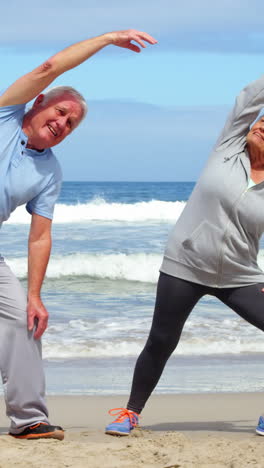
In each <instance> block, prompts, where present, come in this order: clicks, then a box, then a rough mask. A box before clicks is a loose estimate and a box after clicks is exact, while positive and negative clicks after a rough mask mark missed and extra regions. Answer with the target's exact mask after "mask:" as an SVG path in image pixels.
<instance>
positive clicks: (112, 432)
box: [105, 430, 130, 436]
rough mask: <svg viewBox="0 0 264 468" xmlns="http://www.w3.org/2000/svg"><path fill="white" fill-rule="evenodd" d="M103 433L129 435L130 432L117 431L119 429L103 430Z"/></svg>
mask: <svg viewBox="0 0 264 468" xmlns="http://www.w3.org/2000/svg"><path fill="white" fill-rule="evenodd" d="M105 434H109V435H116V436H129V434H130V432H121V431H120V432H119V431H111V430H110V431H105Z"/></svg>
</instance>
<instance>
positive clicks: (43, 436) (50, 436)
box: [9, 431, 64, 440]
mask: <svg viewBox="0 0 264 468" xmlns="http://www.w3.org/2000/svg"><path fill="white" fill-rule="evenodd" d="M9 435H10V436H12V437H15V438H16V439H28V440H36V439H57V440H63V439H64V432H63V431H54V432H46V433H44V434H27V435H23V436H21V435H19V434H9Z"/></svg>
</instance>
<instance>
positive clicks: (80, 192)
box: [1, 182, 264, 394]
mask: <svg viewBox="0 0 264 468" xmlns="http://www.w3.org/2000/svg"><path fill="white" fill-rule="evenodd" d="M193 187H194V183H193V182H173V183H172V182H170V183H169V182H168V183H167V182H164V183H150V182H149V183H143V182H141V183H135V182H129V183H127V182H114V183H110V182H65V183H64V184H63V188H62V192H61V196H60V199H59V201H58V204H57V206H56V209H55V216H54V223H53V251H52V257H51V260H50V264H49V267H48V271H47V277H46V280H45V284H44V286H43V295H42V296H43V301H44V303H45V305H46V307H47V308H48V310H49V313H50V320H49V328H48V330H47V331H46V333H45V335H44V337H43V357H44V362H45V369H46V375H47V392H48V393H50V394H63V393H64V394H66V393H67V394H125V393H128V392H129V390H130V383H131V379H132V373H133V368H134V364H135V361H136V358H137V356H138V354H139V353H140V351H141V350H142V348H143V346H144V343H145V341H146V338H147V336H148V331H149V328H150V325H151V320H152V313H153V307H154V301H155V289H156V282H157V279H158V270H159V267H160V264H161V260H162V254H163V250H164V247H165V244H166V240H167V237H168V232H169V230H170V229H171V228H172V226H173V224H174V223H175V221H176V220H177V219H178V217H179V215H180V214H181V212H182V210H183V208H184V206H185V204H186V201H187V200H188V198H189V196H190V194H191V191H192V189H193ZM29 223H30V216H29V215H28V214H27V212H26V210H25V208H24V207H20V208H18V209H17V210H16V211H15V212H14V213H13V215H12V216H11V218H10V219H9V220H8V222H6V223H5V224H4V226H3V227H2V229H1V249H2V252H1V253H2V254H3V255H4V257H5V259H6V262H7V263H8V264H9V265H10V267H11V268H12V270H13V271H14V272H15V273H16V274H17V276H18V277H19V278H20V279H21V281H22V282H23V283H24V284H25V285H26V274H27V236H28V231H29ZM263 248H264V247H263V242H261V250H260V255H259V262H260V265H261V266H263V268H264V250H263ZM263 353H264V339H263V333H262V332H260V331H259V330H256V329H255V328H254V327H253V326H251V325H249V324H247V323H246V322H244V321H243V320H242V319H241V318H240V317H238V316H237V315H236V314H235V313H234V312H232V311H231V310H230V309H228V308H227V307H226V306H224V305H223V304H222V303H220V302H219V301H218V300H216V299H215V298H213V297H211V296H205V297H204V298H203V299H202V300H201V301H200V302H199V303H198V304H197V306H196V307H195V309H194V311H193V312H192V314H191V316H190V318H189V320H188V321H187V323H186V326H185V328H184V331H183V335H182V338H181V341H180V344H179V346H178V348H177V350H176V351H175V353H174V354H173V356H172V357H171V359H170V360H169V362H168V364H167V366H166V370H165V372H164V375H163V377H162V379H161V381H160V383H159V385H158V387H157V389H156V392H160V393H177V392H185V393H191V392H211V391H228V392H230V391H231V392H232V391H262V390H263V387H264V377H263V375H264V363H263V359H264V355H263Z"/></svg>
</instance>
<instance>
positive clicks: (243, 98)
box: [215, 75, 264, 150]
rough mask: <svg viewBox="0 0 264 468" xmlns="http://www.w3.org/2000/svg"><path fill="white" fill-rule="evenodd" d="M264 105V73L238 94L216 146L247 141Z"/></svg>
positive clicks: (221, 146)
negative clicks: (248, 134)
mask: <svg viewBox="0 0 264 468" xmlns="http://www.w3.org/2000/svg"><path fill="white" fill-rule="evenodd" d="M263 107H264V75H262V76H261V77H260V78H259V79H258V80H256V81H253V82H252V83H249V84H248V85H247V86H246V87H245V88H244V89H243V90H242V91H241V92H240V94H239V95H238V96H237V98H236V101H235V105H234V107H233V109H232V110H231V112H230V114H229V116H228V118H227V121H226V123H225V126H224V128H223V130H222V132H221V134H220V136H219V138H218V140H217V142H216V145H215V148H216V149H218V150H219V149H220V150H221V148H223V145H224V147H226V146H230V145H233V144H236V145H237V144H238V145H239V144H241V145H242V146H243V145H244V143H245V138H246V135H247V133H248V131H249V128H250V125H251V124H252V123H253V122H254V120H255V119H256V118H257V116H258V114H259V112H260V111H261V109H262V108H263Z"/></svg>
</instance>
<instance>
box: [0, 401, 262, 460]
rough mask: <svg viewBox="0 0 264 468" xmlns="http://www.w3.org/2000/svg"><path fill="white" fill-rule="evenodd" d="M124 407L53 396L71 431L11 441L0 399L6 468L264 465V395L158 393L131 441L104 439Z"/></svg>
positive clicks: (52, 405) (58, 418)
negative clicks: (261, 420) (263, 430)
mask: <svg viewBox="0 0 264 468" xmlns="http://www.w3.org/2000/svg"><path fill="white" fill-rule="evenodd" d="M125 402H126V398H125V397H124V396H122V397H119V396H114V397H100V396H84V397H82V396H80V397H77V396H76V397H75V396H72V397H71V396H60V397H57V396H56V397H49V398H48V404H49V409H50V420H51V422H52V423H55V424H61V425H62V426H63V427H64V428H65V430H66V433H65V440H64V441H63V442H59V441H55V440H37V441H20V440H16V439H13V438H12V437H10V436H7V435H6V432H7V430H8V419H7V418H6V417H5V416H4V413H5V406H4V402H3V399H1V401H0V408H1V419H0V426H1V434H2V435H1V437H0V450H1V458H0V467H1V468H12V467H14V466H18V465H19V466H20V467H22V468H23V467H28V468H29V467H32V468H38V467H39V468H42V467H43V468H44V467H45V468H46V467H47V466H48V467H49V468H61V467H75V468H84V467H89V468H101V467H104V468H123V467H124V468H132V467H133V468H134V467H146V468H176V467H177V468H178V467H181V468H192V467H195V468H196V467H197V468H200V467H202V468H209V467H210V468H211V467H212V468H220V467H230V468H243V467H259V468H262V467H264V437H263V438H262V437H260V436H257V435H255V433H254V429H255V425H256V421H257V419H258V416H259V414H260V413H261V411H262V410H264V398H263V395H262V394H261V393H239V394H224V393H222V394H221V393H218V394H207V395H205V394H203V395H197V394H194V395H154V396H153V397H152V398H151V399H150V401H149V404H148V405H147V407H146V409H145V410H144V413H143V415H142V418H141V425H140V428H138V429H135V430H134V431H133V433H132V435H131V436H130V437H111V436H108V435H105V434H104V432H103V431H104V427H105V425H106V424H107V423H108V422H109V421H110V420H111V417H110V416H108V414H107V411H108V409H109V408H115V407H119V406H121V405H124V404H125Z"/></svg>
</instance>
